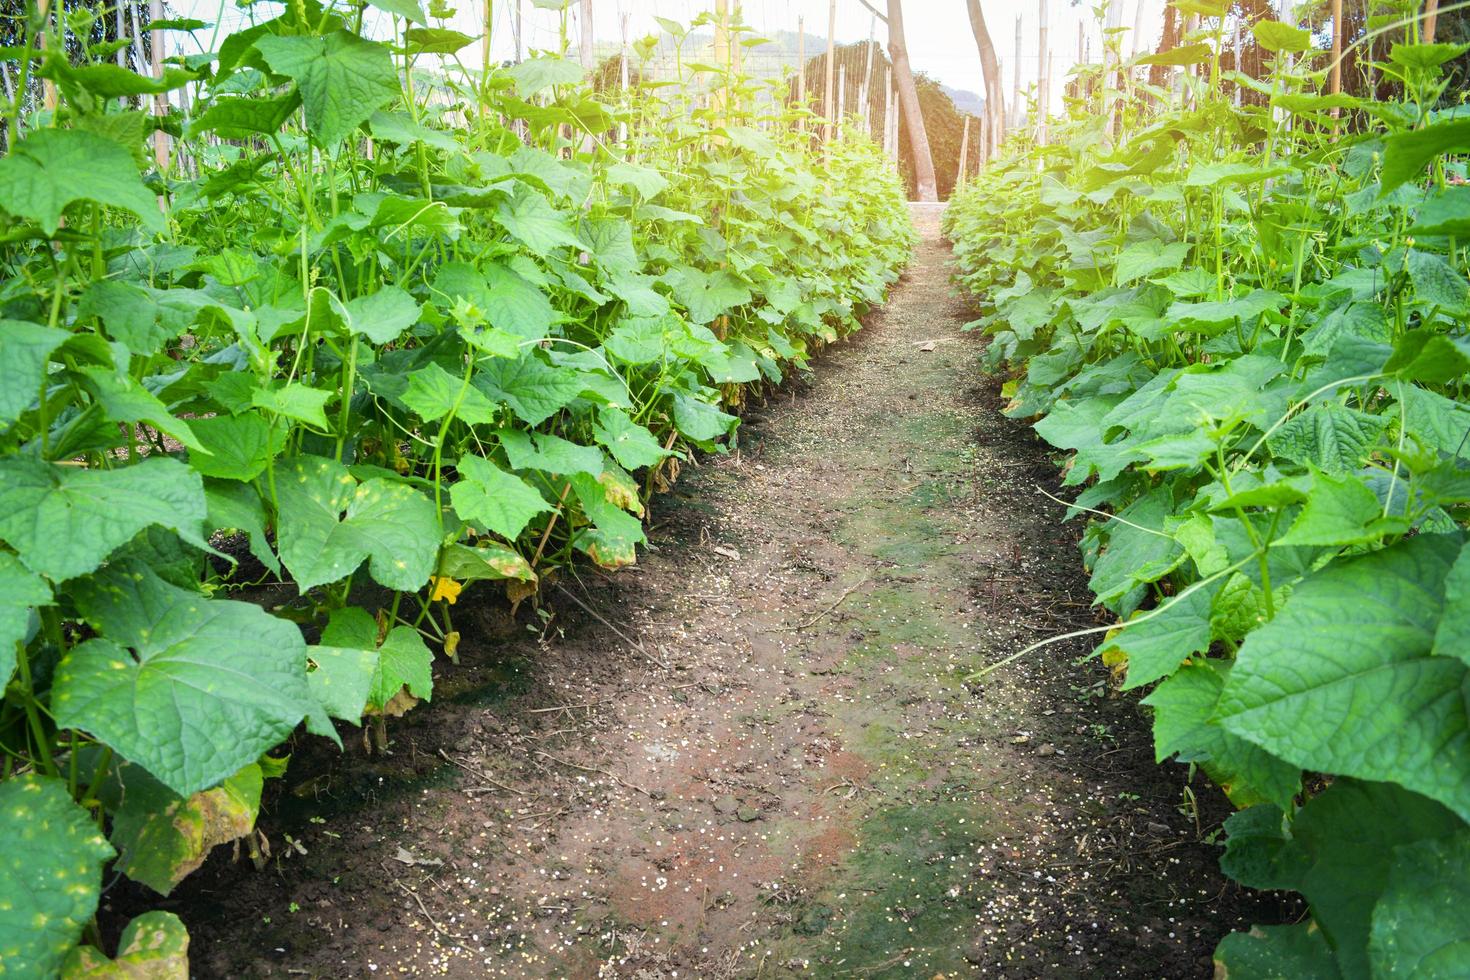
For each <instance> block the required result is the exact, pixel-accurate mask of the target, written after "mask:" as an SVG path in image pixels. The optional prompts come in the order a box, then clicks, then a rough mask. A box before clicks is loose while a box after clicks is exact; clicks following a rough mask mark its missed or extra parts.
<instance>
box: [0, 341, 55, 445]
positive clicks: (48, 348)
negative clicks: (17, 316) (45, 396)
mask: <svg viewBox="0 0 1470 980" xmlns="http://www.w3.org/2000/svg"><path fill="white" fill-rule="evenodd" d="M70 337H71V334H69V333H67V332H66V331H65V330H60V329H57V328H56V327H45V326H42V325H41V324H39V323H31V322H29V321H27V320H0V424H4V425H6V426H8V425H9V423H11V422H14V421H15V420H16V419H18V418H20V415H21V413H22V412H24V411H25V410H26V408H27V407H29V406H30V405H31V404H32V403H34V402H35V401H36V397H37V396H38V395H39V394H40V392H41V382H42V379H43V378H45V376H46V375H45V371H46V364H47V362H48V361H50V360H51V354H52V352H53V351H55V350H56V348H58V347H60V346H61V345H62V344H63V343H65V342H66V341H67V340H68V339H69V338H70Z"/></svg>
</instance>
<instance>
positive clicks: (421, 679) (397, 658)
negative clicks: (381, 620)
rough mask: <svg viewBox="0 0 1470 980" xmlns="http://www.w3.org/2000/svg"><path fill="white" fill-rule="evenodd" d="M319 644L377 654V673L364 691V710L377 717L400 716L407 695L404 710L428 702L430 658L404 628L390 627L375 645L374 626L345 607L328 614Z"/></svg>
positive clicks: (359, 611) (413, 632)
mask: <svg viewBox="0 0 1470 980" xmlns="http://www.w3.org/2000/svg"><path fill="white" fill-rule="evenodd" d="M322 642H324V643H327V644H330V645H332V646H337V647H349V648H354V649H359V650H377V651H378V663H377V669H376V670H375V671H374V672H373V678H372V682H371V684H370V685H369V687H368V696H367V707H368V709H369V710H371V711H374V712H378V713H387V714H402V713H403V710H406V709H405V708H404V699H403V697H402V696H401V695H402V694H405V693H406V694H407V696H408V698H409V701H408V706H412V704H413V701H414V700H423V701H427V700H429V698H430V696H431V695H432V694H433V692H434V677H433V674H432V672H431V667H432V665H433V662H434V655H433V653H431V652H430V651H429V648H428V647H426V646H424V641H423V638H422V637H420V636H419V633H418V630H416V629H413V628H411V627H408V626H397V627H394V628H393V629H392V630H391V631H390V632H389V633H388V635H387V636H386V637H385V638H384V639H383V642H382V644H381V645H380V644H379V643H378V624H377V623H376V622H374V621H373V617H372V616H370V615H368V613H367V611H366V610H364V609H359V608H357V607H355V606H349V607H347V608H345V609H339V610H337V611H336V612H334V613H332V617H331V620H330V622H328V624H327V628H326V629H324V630H322Z"/></svg>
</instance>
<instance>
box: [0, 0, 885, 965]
mask: <svg viewBox="0 0 1470 980" xmlns="http://www.w3.org/2000/svg"><path fill="white" fill-rule="evenodd" d="M371 5H372V6H374V7H376V8H378V9H379V10H380V11H386V12H388V13H389V14H391V15H392V16H391V27H392V30H391V34H389V35H388V36H383V37H372V36H369V34H368V33H367V32H365V30H364V10H365V7H364V5H363V4H362V3H359V2H340V0H339V2H332V3H321V2H318V0H292V2H291V3H289V4H287V5H286V6H285V8H284V9H283V10H281V11H280V12H279V13H278V14H277V15H275V16H269V15H268V14H261V13H260V12H259V11H260V10H262V9H263V8H257V7H249V8H248V13H249V15H250V16H251V17H252V18H253V19H252V20H251V21H250V23H249V24H248V26H245V27H243V28H242V29H241V30H238V31H236V32H234V33H232V34H230V35H228V36H224V37H222V38H221V37H217V36H216V35H213V34H212V33H211V32H210V31H209V30H208V29H207V28H208V27H209V25H202V24H199V23H198V22H177V23H172V24H171V29H174V30H180V31H189V32H193V36H194V37H196V38H197V39H198V42H197V43H196V45H195V47H196V48H197V49H198V50H197V51H196V52H195V53H191V54H184V55H180V56H177V57H175V58H171V59H170V63H169V64H168V65H167V66H166V69H165V70H164V71H163V72H162V74H161V75H160V76H159V77H156V78H154V77H144V76H141V75H138V74H135V73H133V72H131V71H129V70H127V69H126V68H123V67H121V66H119V65H116V64H114V63H112V60H111V57H112V55H113V53H114V49H113V48H111V47H109V46H106V45H102V46H98V47H95V48H94V47H89V46H88V44H87V43H86V41H85V38H86V37H89V36H90V32H88V31H85V30H81V29H80V27H81V26H84V25H81V24H80V22H78V21H76V20H74V19H69V20H67V21H66V22H65V23H64V24H63V23H60V22H57V21H56V20H54V19H48V18H47V17H46V16H45V15H44V13H43V12H42V11H41V10H40V9H38V7H37V6H36V4H35V3H34V2H32V3H30V4H28V10H27V17H26V19H25V27H26V32H25V39H26V41H25V45H24V47H23V49H22V50H20V51H18V52H11V54H12V55H14V56H15V57H16V58H18V59H19V60H20V62H21V67H22V70H23V72H26V73H34V74H35V75H36V76H39V77H42V78H44V79H46V80H47V81H48V82H49V83H50V84H52V85H54V86H55V89H56V92H57V95H58V99H57V102H56V105H55V108H54V109H50V110H41V111H36V112H26V111H23V110H24V109H25V108H26V106H25V103H24V99H25V88H26V86H25V84H24V81H23V84H22V86H21V91H20V92H19V93H18V94H17V96H16V100H17V101H16V102H15V104H14V105H13V106H12V108H11V112H10V113H9V118H8V120H7V121H8V124H9V129H8V134H9V137H10V146H11V150H10V152H9V153H8V154H7V155H6V156H4V157H3V158H0V269H3V273H0V321H3V322H0V684H3V686H4V699H3V704H0V752H3V759H4V761H3V763H0V840H4V841H5V847H3V848H0V964H3V965H0V972H4V973H7V974H13V975H17V976H52V975H56V974H58V973H61V974H65V975H69V976H81V975H91V974H95V973H103V972H107V971H109V970H118V971H120V970H132V971H134V972H146V973H147V974H148V975H150V976H153V975H158V976H164V975H177V976H182V975H184V974H185V972H186V970H187V936H186V935H185V933H184V930H183V926H182V924H181V923H180V921H179V920H178V919H177V918H176V917H174V916H173V915H172V914H169V913H163V912H156V913H148V914H147V915H144V916H142V917H140V918H139V919H137V920H135V921H134V922H133V923H132V924H131V925H129V926H128V927H127V930H126V931H125V932H124V934H123V938H122V943H121V945H120V948H119V949H118V950H117V952H116V956H117V959H116V960H115V961H113V960H109V959H108V957H107V956H106V955H105V953H104V952H103V951H102V950H101V949H100V948H99V944H100V937H99V935H98V933H97V930H96V928H95V924H94V923H93V921H92V920H93V916H94V913H95V910H96V907H97V903H98V897H99V893H100V891H101V888H102V881H103V876H104V869H105V868H108V867H110V868H111V869H112V872H111V873H115V874H121V875H126V876H127V877H129V878H131V879H133V880H135V881H138V882H141V883H142V884H144V885H146V886H148V887H150V888H152V889H154V890H156V891H157V892H159V893H161V894H165V895H166V894H168V892H169V891H170V890H171V889H173V888H174V887H175V886H177V885H178V883H179V882H180V881H181V880H182V879H183V878H184V877H185V876H186V875H188V874H189V873H190V872H191V871H192V870H194V869H195V868H197V867H198V866H199V865H200V864H201V863H202V862H203V860H204V859H205V857H206V856H207V855H208V853H209V852H210V850H211V849H212V848H213V847H214V846H216V845H217V844H219V843H223V842H226V841H230V840H235V839H238V838H241V837H248V835H250V834H251V832H252V829H253V826H254V822H255V817H256V814H257V811H258V809H259V805H260V799H261V793H262V787H263V784H264V781H265V780H266V779H268V778H271V777H274V776H278V775H280V774H281V772H282V771H283V770H284V767H285V765H286V758H287V756H286V755H285V754H284V752H283V751H282V747H283V746H286V745H287V744H288V743H289V741H290V740H291V739H293V738H296V737H298V733H299V732H300V731H302V730H303V729H304V731H305V732H307V733H311V734H314V735H317V736H322V737H325V738H329V739H332V740H334V741H338V744H341V742H340V738H341V735H340V732H339V725H340V723H346V724H348V725H358V724H360V723H362V721H363V720H364V718H369V719H372V720H373V725H372V726H371V728H370V730H369V732H370V735H371V737H370V738H369V737H365V739H364V741H365V742H366V743H367V744H369V745H371V746H373V747H375V748H377V749H382V748H384V747H386V738H387V735H386V722H385V719H387V718H390V717H392V716H395V715H400V714H402V713H403V712H404V711H407V710H409V709H410V708H412V707H413V706H414V705H415V704H416V703H418V702H420V701H426V700H428V699H430V698H431V697H432V694H433V665H434V660H435V657H436V652H442V653H443V654H445V655H447V656H450V657H453V656H454V655H455V653H456V650H457V647H458V644H459V633H458V632H457V631H456V629H455V627H454V623H453V618H452V610H451V606H452V605H453V604H454V603H455V602H456V601H457V600H458V598H459V597H460V595H461V593H462V592H463V590H465V589H467V588H472V587H473V588H477V589H488V588H490V587H491V585H487V584H486V583H490V584H493V585H494V586H495V587H499V588H504V589H505V590H506V592H507V595H508V597H509V598H510V599H512V600H513V601H519V600H521V599H524V598H526V597H528V596H529V595H531V594H533V593H534V592H535V589H536V586H537V584H538V583H539V582H541V581H543V580H544V579H545V578H546V577H547V576H551V575H555V574H556V573H557V570H558V569H560V568H562V567H565V566H566V565H567V564H568V563H569V562H572V561H574V560H590V561H593V562H596V563H597V564H598V565H601V566H603V567H606V568H609V569H611V568H617V567H619V566H622V565H626V564H629V563H631V562H633V561H634V560H635V558H636V553H637V548H638V546H639V545H640V544H642V543H643V542H644V534H643V525H642V521H641V518H642V516H643V515H644V513H645V507H646V504H647V502H648V499H649V496H650V494H652V493H653V492H655V491H656V490H657V489H658V488H660V487H663V486H666V485H667V483H668V481H669V479H671V477H672V475H673V473H674V472H675V470H676V468H677V465H678V462H679V460H681V459H684V458H687V455H688V453H689V452H691V451H695V450H699V451H720V449H721V446H722V444H723V443H724V441H725V440H726V439H727V437H729V436H731V435H732V433H733V432H734V430H735V427H736V425H737V422H738V419H737V417H736V415H735V414H734V412H735V411H736V410H738V408H739V406H740V405H741V403H742V400H743V399H744V398H745V397H746V396H747V393H748V392H750V391H752V390H754V389H756V388H758V387H760V386H762V385H770V384H776V383H779V382H780V381H781V380H782V378H783V376H784V375H785V374H786V373H788V372H790V371H792V370H800V369H801V368H802V366H803V365H804V364H805V362H806V360H807V358H808V357H809V356H810V355H811V353H812V352H813V351H814V350H815V349H817V348H818V347H820V346H821V345H823V344H825V343H828V342H831V341H834V340H836V339H838V338H839V337H841V336H843V335H844V334H846V333H848V332H849V331H851V330H853V329H856V328H857V327H858V326H859V317H860V316H861V315H862V313H863V312H864V311H866V310H867V309H869V308H871V307H872V306H874V305H875V304H877V303H879V302H881V300H882V299H883V297H884V294H885V292H886V289H887V287H888V286H889V285H890V284H891V283H892V282H893V281H894V280H895V279H896V278H897V276H898V273H899V270H900V269H901V267H902V265H903V263H904V261H905V259H906V256H907V254H908V251H909V248H910V245H911V240H912V236H911V232H910V230H909V226H908V218H907V212H906V210H905V206H904V203H903V195H902V190H901V188H900V185H899V183H898V181H897V178H896V176H895V175H894V174H893V173H892V172H891V169H890V168H889V167H888V166H886V165H885V161H884V160H883V157H882V154H881V151H880V150H879V149H878V148H877V147H875V146H874V145H873V144H872V143H871V141H869V140H868V139H866V138H865V137H863V136H860V135H857V134H853V133H849V134H848V138H846V139H844V140H843V141H841V142H839V143H835V144H832V145H827V146H821V145H818V144H816V143H814V142H813V141H812V140H811V138H810V137H809V135H808V134H809V133H810V132H811V130H812V127H811V126H810V122H809V113H808V112H807V111H806V110H805V109H802V108H799V107H790V106H788V105H787V104H786V100H785V98H784V97H777V96H778V92H779V91H781V90H780V89H779V88H778V87H776V86H775V85H774V84H769V83H763V82H758V81H756V80H754V79H751V78H748V77H745V76H743V75H741V74H739V73H738V72H737V71H734V70H731V69H717V68H711V67H709V66H691V67H690V68H689V69H688V70H687V71H685V72H684V73H683V74H682V76H681V77H680V78H679V79H677V80H675V82H676V84H672V85H670V84H667V83H654V82H647V83H640V85H639V86H638V87H636V88H634V89H633V90H630V91H628V92H613V93H606V94H603V95H599V94H598V93H597V92H595V91H594V90H593V88H592V86H591V84H590V83H589V81H588V80H586V79H584V78H583V71H582V69H581V68H580V67H579V66H578V65H576V64H574V63H572V62H570V61H568V60H566V59H565V58H564V57H562V53H559V52H541V53H537V54H536V55H535V56H533V57H531V58H530V59H528V60H526V61H523V62H521V63H519V64H515V65H510V66H504V67H496V68H493V69H490V70H484V71H482V70H480V69H478V68H471V67H467V66H466V65H465V64H464V62H463V61H462V60H461V56H460V52H461V51H462V50H463V49H464V48H466V47H467V46H469V45H471V44H472V43H474V42H476V41H477V39H475V38H471V37H468V36H465V35H463V34H460V33H458V32H456V31H454V30H452V29H450V28H449V27H448V26H447V25H446V24H445V19H446V18H447V17H448V16H450V14H451V12H450V11H448V10H446V9H444V8H443V7H442V5H439V4H437V3H436V4H433V5H431V7H430V9H429V10H428V11H427V12H426V11H425V10H424V9H423V8H422V7H421V6H420V5H419V4H418V3H417V0H371ZM99 9H100V8H99ZM86 16H89V15H88V14H87V13H86V12H85V11H83V12H73V13H72V14H70V15H69V17H70V18H76V17H83V18H85V17H86ZM669 27H670V29H673V30H676V31H677V32H678V33H679V34H680V35H681V37H682V35H683V34H684V28H682V27H679V26H678V25H674V24H670V25H669ZM63 29H66V30H71V31H74V32H75V34H76V36H77V37H79V38H82V39H83V40H82V42H81V43H80V45H77V44H72V45H70V46H69V45H68V44H66V43H63V41H64V39H63V38H62V37H61V33H62V31H63ZM215 41H217V43H215ZM651 49H652V43H651V42H648V43H644V44H640V45H639V50H641V51H643V52H645V53H647V52H648V51H650V50H651ZM180 89H182V90H184V91H185V92H186V93H187V95H188V98H187V99H185V98H179V99H176V100H174V101H176V102H178V103H179V104H181V105H187V106H189V109H188V111H187V112H185V111H181V110H179V109H177V108H174V109H172V110H171V111H170V114H168V115H166V116H154V115H151V114H148V113H146V112H144V111H143V109H142V108H141V107H140V106H135V105H134V102H135V101H136V100H140V99H144V98H151V97H152V96H153V95H155V94H158V93H161V92H165V91H173V90H180ZM716 93H718V95H719V97H718V98H713V97H712V96H713V95H715V94H716ZM155 131H163V132H166V133H169V134H171V136H172V153H171V161H170V163H169V164H167V165H159V164H157V163H155V159H154V158H153V157H152V156H151V155H150V154H149V153H147V152H146V142H145V141H146V140H147V139H148V138H149V137H151V135H152V134H153V133H154V132H155ZM620 134H625V135H622V136H621V138H620ZM578 556H581V557H580V558H579V557H578ZM272 584H274V585H282V586H286V587H289V588H290V589H291V590H293V591H294V592H295V593H296V594H297V598H296V599H294V600H293V601H290V602H287V603H284V604H279V605H272V604H271V603H267V602H263V601H261V600H260V599H259V596H260V595H262V594H275V595H276V596H277V600H278V599H279V595H280V591H279V590H277V591H276V592H275V593H270V592H269V591H268V590H262V589H260V588H258V587H259V586H263V585H272Z"/></svg>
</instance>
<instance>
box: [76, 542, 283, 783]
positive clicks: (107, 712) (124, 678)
mask: <svg viewBox="0 0 1470 980" xmlns="http://www.w3.org/2000/svg"><path fill="white" fill-rule="evenodd" d="M72 593H73V597H74V599H75V601H76V604H77V609H78V610H79V611H80V613H81V615H82V618H83V619H85V620H86V621H87V622H88V623H89V624H90V625H91V626H92V627H93V628H94V629H96V630H97V632H98V633H99V634H100V636H99V637H97V638H94V639H90V640H86V641H84V642H83V643H80V644H78V645H77V646H76V647H75V648H73V649H72V650H71V651H70V652H69V653H68V654H67V655H66V657H65V658H63V660H62V661H61V663H60V664H59V665H58V666H57V668H56V680H55V686H54V687H53V690H52V695H51V710H52V712H53V714H54V715H55V716H56V723H57V724H58V725H60V726H61V727H62V728H76V729H79V730H81V731H85V732H87V733H89V734H91V735H93V736H95V737H96V738H98V739H99V740H101V741H102V742H104V743H106V744H107V745H109V746H111V747H112V748H114V749H116V750H117V752H118V753H119V754H120V755H121V756H122V757H123V758H125V759H128V760H129V761H132V762H136V763H137V764H138V765H140V766H142V767H143V768H144V769H146V770H148V772H149V773H151V774H152V775H153V776H154V778H156V779H157V780H158V781H159V782H161V783H163V784H164V785H165V786H167V787H168V788H169V789H171V790H173V791H174V792H175V793H177V794H178V795H180V796H189V795H191V794H193V793H197V792H199V791H200V790H203V789H208V788H210V787H211V786H214V785H216V784H218V783H219V782H221V781H222V780H224V779H226V778H227V777H229V776H231V775H233V774H234V773H236V772H238V771H239V770H240V769H241V768H242V767H243V766H245V765H247V764H248V763H251V762H254V761H255V760H256V759H257V758H259V757H260V755H261V754H262V753H264V752H265V751H267V750H268V749H271V748H273V747H274V746H275V745H277V744H278V743H279V742H281V740H283V739H284V738H285V737H286V736H287V735H288V734H290V732H291V730H292V729H293V728H295V727H296V725H297V724H298V723H299V722H300V721H301V719H302V718H303V717H304V716H305V714H306V711H307V709H308V708H309V707H310V704H311V697H310V694H309V693H308V691H307V687H306V644H305V642H304V641H303V640H302V638H301V631H300V630H298V629H297V628H296V627H295V626H294V625H292V624H291V623H288V622H287V621H285V620H283V619H277V618H276V617H274V616H271V615H270V614H268V613H266V612H265V611H264V610H262V609H261V608H260V607H259V606H256V605H252V604H250V603H246V602H235V601H231V600H223V599H216V600H211V599H206V598H205V597H203V596H201V595H199V594H198V593H196V592H190V591H186V590H184V589H180V588H178V587H176V586H173V585H169V584H168V583H167V582H164V581H163V580H162V579H160V578H159V577H158V576H157V575H156V574H155V573H154V572H153V571H152V570H151V569H149V568H148V567H146V566H144V565H142V564H139V563H135V562H121V563H115V564H113V565H111V566H109V567H108V569H107V570H106V571H104V572H101V573H99V574H97V575H95V576H93V577H91V578H88V579H84V580H82V581H80V582H77V583H75V584H74V585H73V587H72Z"/></svg>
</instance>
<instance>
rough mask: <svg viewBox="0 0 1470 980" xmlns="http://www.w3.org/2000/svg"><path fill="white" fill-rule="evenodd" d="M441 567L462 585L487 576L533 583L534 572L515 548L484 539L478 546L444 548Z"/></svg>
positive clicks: (482, 579)
mask: <svg viewBox="0 0 1470 980" xmlns="http://www.w3.org/2000/svg"><path fill="white" fill-rule="evenodd" d="M439 567H440V570H441V571H443V572H444V573H445V574H446V575H452V576H453V577H454V578H456V579H459V580H460V581H461V582H464V583H465V584H469V583H470V582H480V581H484V580H486V579H491V580H494V579H507V578H509V579H519V580H520V581H523V582H534V581H535V580H536V573H535V572H533V571H532V570H531V566H530V565H529V564H528V563H527V562H526V559H524V558H522V557H521V556H520V555H519V554H517V553H516V552H515V551H513V550H511V549H510V548H507V547H506V546H505V545H503V544H500V543H498V542H495V541H483V542H481V543H480V544H479V545H478V546H477V547H474V548H471V547H469V546H467V545H462V544H453V545H450V546H449V547H448V548H445V549H444V557H443V558H441V559H440V565H439Z"/></svg>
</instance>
